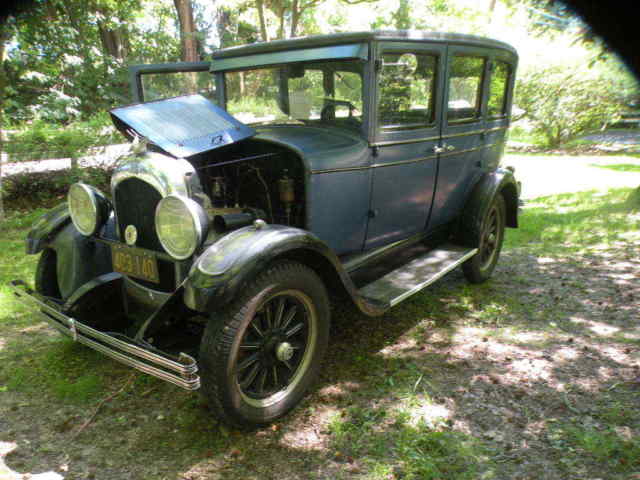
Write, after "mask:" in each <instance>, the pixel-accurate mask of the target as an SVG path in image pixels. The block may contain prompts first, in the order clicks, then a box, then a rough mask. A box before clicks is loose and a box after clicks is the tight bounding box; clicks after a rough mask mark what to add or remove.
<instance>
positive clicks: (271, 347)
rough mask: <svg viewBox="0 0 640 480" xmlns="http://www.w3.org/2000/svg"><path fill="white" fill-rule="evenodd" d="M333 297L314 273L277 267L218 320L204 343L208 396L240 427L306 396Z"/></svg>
mask: <svg viewBox="0 0 640 480" xmlns="http://www.w3.org/2000/svg"><path fill="white" fill-rule="evenodd" d="M329 316H330V313H329V299H328V296H327V292H326V289H325V287H324V285H323V283H322V281H321V280H320V278H319V277H318V276H317V275H316V273H315V272H314V271H313V270H311V269H310V268H308V267H306V266H304V265H301V264H299V263H295V262H289V261H283V262H279V263H277V264H274V265H273V266H272V267H271V268H269V269H268V270H266V271H265V272H263V273H262V274H260V275H259V276H258V277H256V279H255V280H254V281H253V282H252V283H251V284H250V285H249V286H248V287H247V288H246V289H245V290H244V293H243V294H242V295H240V297H239V298H237V299H236V300H235V301H233V302H232V303H231V304H230V305H229V307H227V308H226V309H225V310H224V311H223V312H221V313H219V314H217V313H216V314H213V315H212V316H211V319H210V320H209V323H208V325H207V327H206V329H205V333H204V335H203V338H202V342H201V345H200V356H199V364H200V369H201V375H202V390H203V393H204V394H205V396H206V397H207V399H208V400H209V403H210V405H211V407H212V408H213V409H214V410H215V412H216V414H217V415H218V416H219V417H220V418H221V419H222V420H224V421H225V422H227V423H230V424H233V425H237V426H243V427H247V426H255V425H262V424H265V423H269V422H271V421H273V420H275V419H277V418H279V417H281V416H282V415H284V414H285V413H287V412H288V411H289V410H291V409H292V408H293V407H294V406H295V405H296V404H297V403H298V402H299V401H300V400H301V399H302V397H303V396H304V394H305V392H306V390H307V389H308V387H309V386H310V385H311V383H312V382H313V380H314V378H315V377H316V374H317V372H318V370H319V367H320V362H321V359H322V357H323V355H324V351H325V349H326V346H327V342H328V337H329V321H330V320H329Z"/></svg>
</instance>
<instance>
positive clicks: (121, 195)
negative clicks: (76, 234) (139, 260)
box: [113, 178, 175, 292]
mask: <svg viewBox="0 0 640 480" xmlns="http://www.w3.org/2000/svg"><path fill="white" fill-rule="evenodd" d="M113 197H114V203H115V210H116V219H117V221H118V227H119V230H120V241H121V242H123V243H124V242H125V239H124V230H125V228H127V225H133V226H135V227H136V230H137V231H138V239H137V241H136V247H140V248H146V249H148V250H154V251H156V252H164V249H163V248H162V245H161V244H160V240H159V239H158V235H157V234H156V226H155V212H156V207H157V206H158V203H159V202H160V200H162V196H161V195H160V193H159V192H158V191H157V190H156V189H155V188H153V187H152V186H151V185H149V184H148V183H147V182H144V181H142V180H140V179H138V178H127V179H126V180H123V181H122V182H120V183H118V185H117V186H116V189H115V191H114V192H113ZM158 270H159V272H158V273H159V276H160V283H159V284H156V283H151V282H146V281H144V280H139V279H134V280H135V282H136V283H139V284H141V285H143V286H145V287H147V288H152V289H154V290H159V291H162V292H172V291H173V290H175V264H174V263H173V262H170V261H166V260H160V259H158Z"/></svg>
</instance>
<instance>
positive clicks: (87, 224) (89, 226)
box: [67, 183, 109, 236]
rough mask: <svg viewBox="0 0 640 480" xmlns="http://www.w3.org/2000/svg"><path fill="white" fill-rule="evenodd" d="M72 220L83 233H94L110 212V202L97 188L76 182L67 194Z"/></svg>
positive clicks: (88, 234) (87, 234)
mask: <svg viewBox="0 0 640 480" xmlns="http://www.w3.org/2000/svg"><path fill="white" fill-rule="evenodd" d="M67 202H68V205H69V213H70V214H71V221H72V222H73V224H74V225H75V227H76V229H77V230H78V231H79V232H80V233H81V234H83V235H86V236H90V235H94V234H95V233H96V232H97V231H98V229H99V228H100V227H101V226H102V224H103V223H104V221H105V220H106V218H107V216H108V213H109V202H108V201H107V199H106V198H105V197H104V196H103V195H102V193H100V192H99V191H98V190H96V189H95V188H93V187H91V186H89V185H85V184H84V183H74V184H73V185H71V188H69V193H68V194H67Z"/></svg>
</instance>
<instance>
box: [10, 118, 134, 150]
mask: <svg viewBox="0 0 640 480" xmlns="http://www.w3.org/2000/svg"><path fill="white" fill-rule="evenodd" d="M120 142H122V136H121V135H120V134H119V133H118V132H117V131H116V129H115V128H114V127H113V125H112V124H111V120H110V119H109V116H108V114H107V113H101V114H97V115H94V116H93V117H91V118H90V119H88V120H87V121H84V122H75V123H72V124H69V125H67V126H58V125H52V124H49V123H46V122H43V121H36V122H33V123H32V124H31V125H28V126H26V127H24V128H22V129H21V130H19V131H18V133H14V134H13V135H11V137H10V139H9V141H8V142H6V143H5V144H4V145H3V148H4V150H5V152H6V153H7V154H8V155H9V159H10V161H11V162H20V161H31V160H45V159H48V158H78V157H81V156H83V155H87V154H88V153H90V150H91V149H92V148H94V147H100V146H104V145H109V144H112V143H120Z"/></svg>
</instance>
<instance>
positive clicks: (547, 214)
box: [505, 188, 640, 255]
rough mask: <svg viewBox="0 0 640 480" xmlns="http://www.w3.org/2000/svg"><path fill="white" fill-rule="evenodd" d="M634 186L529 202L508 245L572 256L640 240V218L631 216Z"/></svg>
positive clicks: (507, 242)
mask: <svg viewBox="0 0 640 480" xmlns="http://www.w3.org/2000/svg"><path fill="white" fill-rule="evenodd" d="M631 192H632V189H630V188H617V189H610V190H609V191H607V192H606V193H600V192H596V191H588V192H579V193H565V194H561V195H552V196H548V197H542V198H537V199H535V200H530V201H528V202H527V203H526V205H525V208H524V211H523V214H522V215H521V216H520V218H519V224H520V227H519V228H518V229H516V230H510V231H509V232H508V235H507V236H506V239H505V248H511V247H525V246H526V247H529V248H531V249H532V250H533V251H536V252H540V253H545V254H549V255H562V254H565V255H569V254H572V253H576V252H588V251H590V250H593V249H595V248H601V247H607V246H610V245H612V244H613V243H615V242H618V241H629V240H634V239H640V218H639V217H637V216H631V215H630V213H631V211H630V208H629V204H628V198H629V196H630V195H631Z"/></svg>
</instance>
